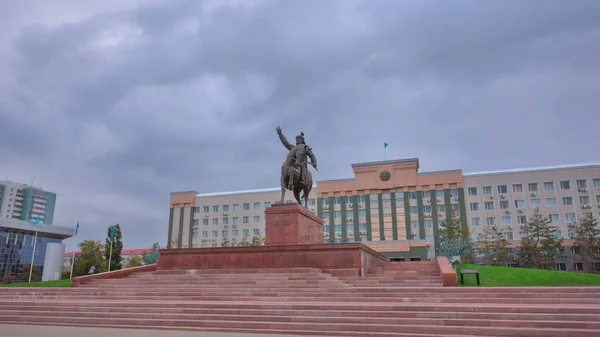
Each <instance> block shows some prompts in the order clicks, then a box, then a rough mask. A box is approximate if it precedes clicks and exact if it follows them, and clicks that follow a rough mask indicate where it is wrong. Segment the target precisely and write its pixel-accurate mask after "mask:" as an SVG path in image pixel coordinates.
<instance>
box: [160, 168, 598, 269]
mask: <svg viewBox="0 0 600 337" xmlns="http://www.w3.org/2000/svg"><path fill="white" fill-rule="evenodd" d="M352 170H353V173H354V177H352V178H346V179H337V180H325V181H318V182H317V185H316V187H315V188H313V190H312V192H311V195H310V201H309V210H311V211H312V212H314V213H315V214H317V215H318V216H319V217H321V218H322V219H323V220H324V221H325V223H324V227H323V231H324V233H323V234H324V241H325V242H327V243H342V242H356V241H361V242H364V243H365V244H366V245H368V246H370V247H371V248H373V249H375V250H376V251H379V252H381V253H382V254H384V255H386V256H388V257H389V258H391V259H396V260H409V259H411V260H419V259H430V258H433V257H434V256H435V247H436V244H437V242H438V231H439V228H440V227H441V226H443V222H444V221H445V220H447V219H448V218H449V217H452V216H455V217H456V220H460V221H461V223H462V224H466V225H468V226H469V227H470V230H471V232H472V233H473V236H474V238H475V239H478V238H479V237H480V236H481V234H482V233H483V228H485V226H487V225H496V226H498V227H499V228H501V229H502V231H503V232H504V233H505V235H506V237H507V239H509V241H511V244H512V245H513V246H517V245H518V242H519V241H520V239H521V238H522V237H523V236H524V235H526V234H525V233H524V232H523V231H521V230H520V226H521V225H522V224H524V223H525V222H527V221H528V219H529V217H530V216H531V215H532V214H533V212H534V209H536V208H537V209H539V210H540V212H541V213H542V214H544V215H545V216H547V217H548V218H550V219H551V220H552V221H553V222H554V223H555V224H556V225H557V226H558V227H559V230H558V231H557V232H556V235H557V236H558V237H564V238H566V240H565V245H566V246H567V248H566V249H567V251H566V253H565V255H567V256H568V258H567V260H565V261H564V262H560V263H561V264H560V265H559V269H568V270H577V269H578V268H579V265H580V260H577V259H578V257H577V255H576V254H575V253H574V252H573V254H570V253H569V251H570V250H572V248H571V247H568V246H569V245H571V244H572V242H571V241H570V240H568V225H569V223H572V222H574V221H575V220H576V219H578V218H579V217H581V216H584V215H586V214H588V213H592V214H593V215H594V216H595V217H596V218H599V217H600V206H599V205H600V165H569V166H557V167H543V168H531V169H514V170H503V171H490V172H478V173H463V172H462V170H460V169H456V170H445V171H434V172H419V160H418V158H410V159H399V160H389V161H384V162H370V163H356V164H352ZM279 193H280V190H279V188H274V189H264V190H253V191H237V192H226V193H210V194H198V193H196V192H177V193H172V194H171V209H170V216H169V234H168V236H169V238H168V242H170V243H172V245H171V246H172V247H219V246H220V243H221V242H222V239H223V237H226V238H228V239H229V240H230V242H231V243H232V244H239V243H240V242H243V240H249V239H251V237H252V236H259V235H260V236H263V235H264V228H265V215H264V209H265V208H267V207H269V206H270V205H271V204H272V203H274V202H275V201H277V200H278V199H279V197H280V194H279ZM287 201H291V195H288V200H287ZM599 262H600V261H599Z"/></svg>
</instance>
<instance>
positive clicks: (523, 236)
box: [519, 232, 527, 239]
mask: <svg viewBox="0 0 600 337" xmlns="http://www.w3.org/2000/svg"><path fill="white" fill-rule="evenodd" d="M526 237H527V232H519V238H521V239H525V238H526Z"/></svg>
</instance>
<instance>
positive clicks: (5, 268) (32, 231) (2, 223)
mask: <svg viewBox="0 0 600 337" xmlns="http://www.w3.org/2000/svg"><path fill="white" fill-rule="evenodd" d="M36 232H37V241H36ZM73 234H74V229H73V228H68V227H62V226H56V225H46V224H39V225H37V226H36V225H33V224H31V223H29V222H27V221H21V220H19V219H7V218H0V257H1V259H0V278H1V277H3V276H4V275H7V274H8V273H9V274H11V276H12V278H13V280H21V281H27V280H28V276H29V275H28V273H29V270H24V269H23V266H24V265H29V264H30V263H31V260H32V256H33V265H34V266H35V267H36V268H38V269H39V271H40V275H38V276H41V272H43V269H44V261H45V257H46V247H47V245H48V244H52V243H54V244H62V240H64V239H67V238H70V237H71V236H73ZM34 246H35V254H34ZM63 252H64V247H63V250H62V251H61V252H60V253H59V254H63ZM59 258H60V255H59ZM59 261H60V260H59ZM59 269H60V265H59ZM33 280H36V281H39V279H35V278H34V279H33Z"/></svg>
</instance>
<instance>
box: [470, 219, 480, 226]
mask: <svg viewBox="0 0 600 337" xmlns="http://www.w3.org/2000/svg"><path fill="white" fill-rule="evenodd" d="M479 225H481V223H480V219H479V218H471V226H479Z"/></svg>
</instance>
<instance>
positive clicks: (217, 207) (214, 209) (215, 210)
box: [213, 205, 219, 213]
mask: <svg viewBox="0 0 600 337" xmlns="http://www.w3.org/2000/svg"><path fill="white" fill-rule="evenodd" d="M213 212H215V213H218V212H219V206H218V205H217V206H213Z"/></svg>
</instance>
